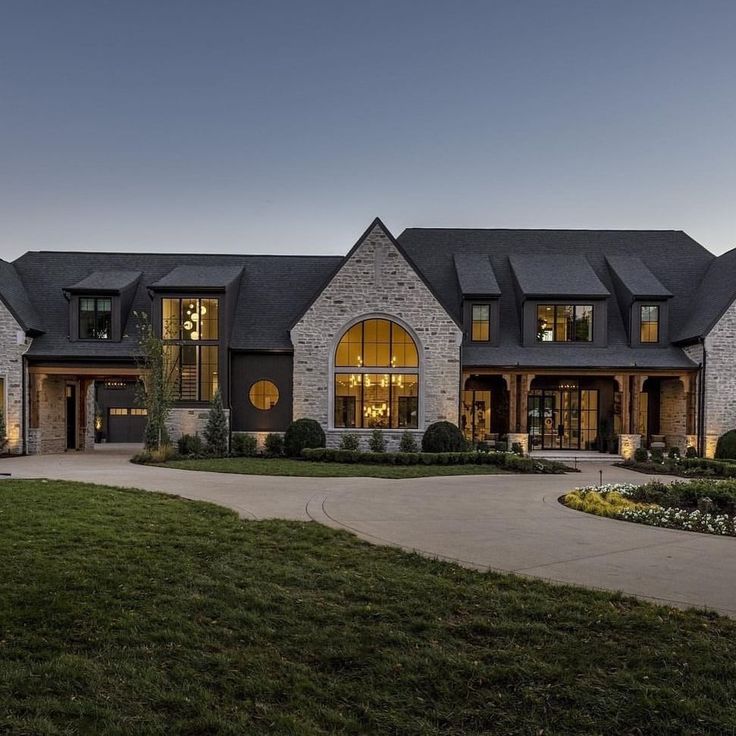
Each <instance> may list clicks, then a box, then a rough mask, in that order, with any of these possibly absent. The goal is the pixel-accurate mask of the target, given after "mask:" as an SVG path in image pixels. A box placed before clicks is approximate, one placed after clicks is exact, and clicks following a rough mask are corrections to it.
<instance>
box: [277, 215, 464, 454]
mask: <svg viewBox="0 0 736 736" xmlns="http://www.w3.org/2000/svg"><path fill="white" fill-rule="evenodd" d="M369 316H386V317H388V318H389V319H391V318H394V319H396V320H397V321H398V322H400V323H403V324H404V325H406V326H407V327H409V328H410V329H411V330H413V332H414V333H415V335H416V336H417V338H418V340H419V345H418V347H419V350H420V354H421V360H420V397H419V404H420V409H419V414H420V426H419V432H418V433H417V438H420V437H421V432H422V431H423V430H424V429H426V427H427V426H428V425H429V424H431V423H432V422H437V421H440V420H448V421H450V422H453V423H454V424H457V422H458V410H459V409H458V406H459V394H458V392H459V385H460V348H459V345H460V341H461V335H462V333H461V330H460V328H459V327H458V326H457V324H456V323H455V322H454V320H453V319H452V318H451V317H450V316H449V315H448V314H447V312H446V311H445V309H444V308H443V307H442V305H441V304H440V303H439V302H438V301H437V299H436V298H435V297H434V295H433V294H432V292H431V291H430V290H429V288H428V287H427V286H426V285H425V284H424V282H423V281H422V280H421V278H419V276H418V275H417V273H416V272H415V271H414V269H413V268H412V267H411V266H410V265H409V263H408V262H407V261H406V259H405V258H404V257H403V255H402V254H401V253H400V252H399V250H398V249H397V248H396V246H395V245H394V243H393V241H392V239H391V238H390V237H389V235H388V234H387V233H386V232H385V231H384V230H383V228H382V227H381V226H380V225H379V224H377V223H376V224H375V225H374V227H373V228H372V229H371V230H370V232H369V233H368V234H367V235H366V236H365V237H364V238H363V239H362V240H361V242H360V243H359V245H358V246H357V248H355V249H354V251H353V252H352V253H351V254H350V256H349V258H348V259H347V261H346V262H345V263H344V264H343V266H342V267H341V268H340V270H339V271H338V272H337V273H336V274H335V276H334V277H333V279H332V280H331V281H330V283H329V284H327V286H326V287H325V288H324V290H323V291H322V293H321V294H319V296H318V297H317V299H316V300H315V301H314V303H313V304H312V305H311V306H310V307H309V309H308V310H307V311H306V313H305V314H304V316H303V317H302V318H301V319H300V320H299V322H298V323H297V324H296V325H295V326H294V327H293V329H292V331H291V339H292V343H293V345H294V400H293V401H294V404H293V405H294V419H299V418H301V417H310V418H312V419H316V420H317V421H318V422H320V424H322V426H323V427H324V428H325V433H326V434H327V444H328V445H329V446H336V445H338V444H339V442H340V437H341V435H342V434H343V433H344V432H345V431H346V430H344V429H338V430H335V429H332V428H331V424H332V418H331V393H332V388H331V384H332V376H331V375H330V369H331V364H332V360H333V355H332V353H333V351H334V349H335V346H336V342H337V340H338V338H339V337H340V336H341V335H342V334H343V332H344V331H345V329H346V328H347V327H348V326H349V325H350V324H351V323H352V322H354V321H355V320H356V319H358V318H362V317H369ZM376 371H377V372H379V373H380V368H377V369H376ZM355 431H357V432H358V433H360V434H363V433H368V432H369V430H355ZM401 434H402V432H401V431H395V430H394V431H389V430H387V431H386V432H385V436H386V440H387V445H388V447H389V449H395V448H396V447H397V446H398V441H399V438H400V436H401ZM365 442H367V440H363V443H364V444H365Z"/></svg>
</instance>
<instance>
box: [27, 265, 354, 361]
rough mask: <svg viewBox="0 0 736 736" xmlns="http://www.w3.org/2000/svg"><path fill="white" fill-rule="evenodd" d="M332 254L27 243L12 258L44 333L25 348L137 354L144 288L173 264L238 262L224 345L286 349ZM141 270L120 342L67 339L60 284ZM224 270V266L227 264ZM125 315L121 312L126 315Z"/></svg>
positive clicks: (41, 352)
mask: <svg viewBox="0 0 736 736" xmlns="http://www.w3.org/2000/svg"><path fill="white" fill-rule="evenodd" d="M341 261H342V258H341V257H339V256H272V255H266V256H239V255H195V254H155V253H86V252H52V251H40V252H39V251H32V252H29V253H26V254H25V255H23V256H21V257H20V258H19V259H18V260H17V261H15V263H14V266H15V269H16V271H17V272H18V274H19V275H20V277H21V278H22V279H23V282H24V283H25V285H26V287H27V293H28V294H29V295H30V298H31V299H32V304H33V306H34V307H35V309H36V311H37V312H38V313H40V314H43V315H44V320H45V325H44V326H45V328H46V332H45V334H43V335H41V336H40V337H37V338H35V339H34V340H33V342H32V344H31V347H30V348H29V350H28V353H27V355H29V356H30V357H32V358H33V357H36V358H40V357H44V358H54V357H58V358H93V359H99V360H115V359H118V360H119V359H131V358H133V357H134V356H135V355H136V354H137V339H136V338H137V330H136V321H135V317H134V315H133V313H134V312H137V311H138V312H147V311H149V310H150V308H151V299H150V296H149V294H148V291H147V287H148V286H149V285H150V284H154V283H156V282H158V281H159V280H161V279H162V278H164V277H165V276H166V275H167V274H169V273H171V272H172V271H173V270H174V269H175V268H177V267H178V266H187V267H191V268H193V269H195V270H196V269H201V268H202V267H208V268H210V267H216V268H218V269H219V268H224V269H225V270H226V271H227V270H228V269H237V270H238V271H240V270H242V272H243V275H242V278H241V280H240V284H239V288H238V290H237V301H236V304H235V314H234V318H233V326H232V333H231V336H230V347H231V348H232V349H234V350H289V349H291V340H290V337H289V325H290V324H291V321H292V320H293V319H294V316H295V315H296V314H297V313H298V312H299V311H300V310H301V309H302V308H303V306H304V305H305V304H306V302H307V301H308V300H309V299H310V298H311V297H312V295H313V294H314V293H315V291H316V290H317V289H318V288H319V286H320V284H322V283H323V282H324V280H325V278H326V277H327V275H328V274H329V273H331V272H332V271H333V270H334V268H335V267H336V265H337V264H338V263H340V262H341ZM130 269H136V270H138V271H140V272H141V273H142V276H141V278H140V280H139V281H138V283H137V285H136V286H135V289H134V291H133V293H132V303H131V305H130V309H129V311H128V314H127V315H123V321H124V324H123V335H124V336H123V339H122V340H121V341H120V342H108V341H105V340H99V341H83V342H70V341H69V340H68V338H67V335H68V334H69V309H68V304H67V302H66V299H65V297H64V293H63V290H62V284H77V283H79V282H81V281H83V280H84V279H85V278H86V277H87V276H88V275H89V274H90V272H96V271H105V272H109V271H125V270H130ZM228 272H230V271H228ZM126 318H127V319H126Z"/></svg>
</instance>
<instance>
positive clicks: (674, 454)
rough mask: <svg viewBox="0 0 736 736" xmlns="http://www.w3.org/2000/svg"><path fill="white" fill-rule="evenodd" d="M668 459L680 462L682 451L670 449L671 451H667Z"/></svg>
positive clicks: (674, 448) (675, 448)
mask: <svg viewBox="0 0 736 736" xmlns="http://www.w3.org/2000/svg"><path fill="white" fill-rule="evenodd" d="M667 457H668V458H669V459H670V460H679V459H680V450H679V449H678V448H677V447H670V449H669V450H668V451H667Z"/></svg>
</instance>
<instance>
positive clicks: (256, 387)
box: [248, 381, 279, 411]
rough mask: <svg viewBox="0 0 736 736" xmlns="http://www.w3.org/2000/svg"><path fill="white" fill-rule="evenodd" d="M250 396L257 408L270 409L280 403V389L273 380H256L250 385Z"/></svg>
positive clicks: (251, 401)
mask: <svg viewBox="0 0 736 736" xmlns="http://www.w3.org/2000/svg"><path fill="white" fill-rule="evenodd" d="M248 398H249V399H250V403H251V404H253V406H255V408H256V409H262V410H263V411H268V410H269V409H273V408H274V406H276V404H278V403H279V390H278V388H276V384H275V383H273V382H272V381H256V382H255V383H254V384H253V385H252V386H251V387H250V392H249V393H248Z"/></svg>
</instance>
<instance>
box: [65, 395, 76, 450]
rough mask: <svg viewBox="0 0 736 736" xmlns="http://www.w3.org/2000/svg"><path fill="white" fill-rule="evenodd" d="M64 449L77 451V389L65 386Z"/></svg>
mask: <svg viewBox="0 0 736 736" xmlns="http://www.w3.org/2000/svg"><path fill="white" fill-rule="evenodd" d="M66 449H67V450H76V449H77V387H76V386H75V385H74V384H73V383H69V384H67V386H66Z"/></svg>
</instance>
